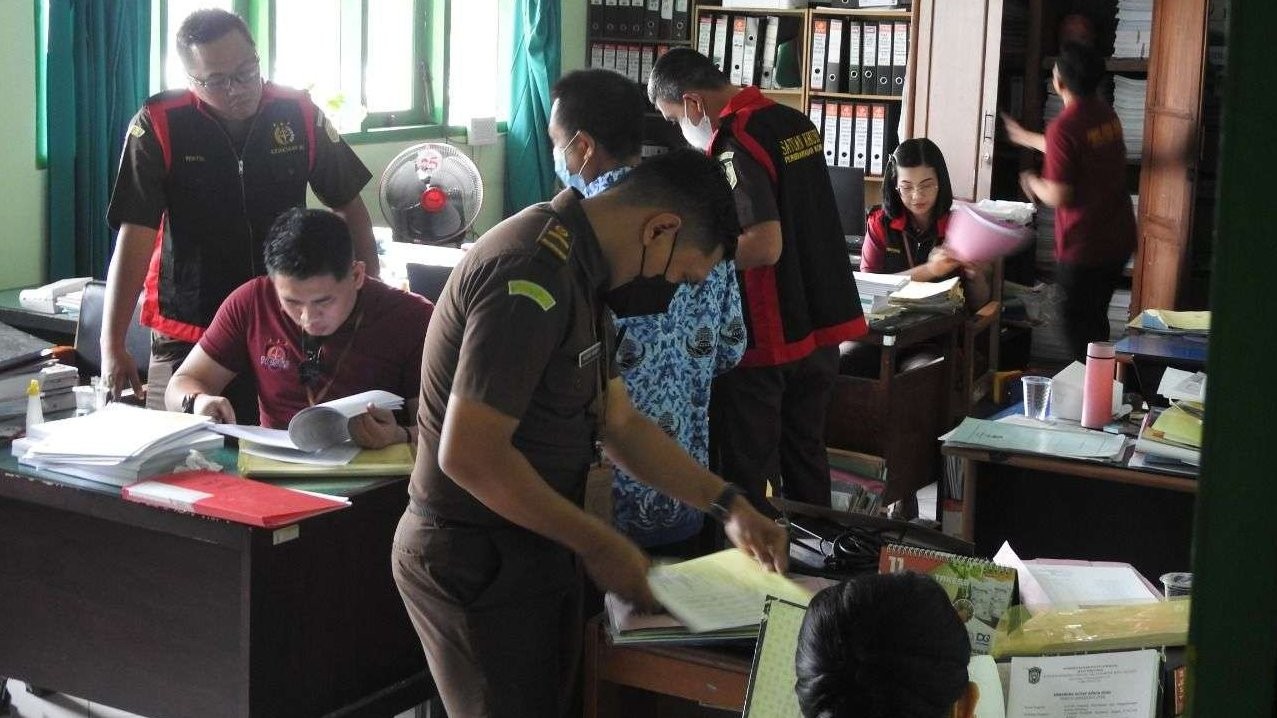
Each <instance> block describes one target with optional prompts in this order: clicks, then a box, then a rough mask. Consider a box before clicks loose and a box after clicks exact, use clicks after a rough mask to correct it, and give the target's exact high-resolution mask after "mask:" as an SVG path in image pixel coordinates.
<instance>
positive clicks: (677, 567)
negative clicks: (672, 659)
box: [647, 548, 812, 633]
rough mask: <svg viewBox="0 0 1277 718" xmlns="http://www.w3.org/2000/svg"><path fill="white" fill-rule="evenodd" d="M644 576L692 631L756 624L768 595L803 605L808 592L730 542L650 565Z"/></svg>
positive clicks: (656, 594) (660, 597)
mask: <svg viewBox="0 0 1277 718" xmlns="http://www.w3.org/2000/svg"><path fill="white" fill-rule="evenodd" d="M647 582H648V585H649V586H650V587H651V588H652V594H653V595H654V596H656V600H658V601H660V602H661V605H662V606H665V608H666V610H668V611H669V612H670V613H672V614H674V616H675V617H676V618H678V619H679V620H680V621H682V622H683V624H684V625H686V626H687V628H688V630H690V631H692V632H693V633H700V632H702V631H717V630H721V629H724V628H733V627H736V626H749V625H753V624H757V623H758V621H759V618H760V617H761V616H762V614H763V602H764V601H765V600H766V598H767V596H775V597H777V598H783V599H785V600H787V601H793V602H794V603H797V604H800V605H803V606H806V605H807V603H808V601H810V600H811V596H812V593H811V592H810V591H808V590H807V589H805V588H803V587H802V586H800V585H798V584H797V583H795V582H794V581H792V580H790V579H788V578H786V577H784V576H782V575H780V574H777V573H772V572H769V571H766V570H764V569H763V568H762V566H760V565H759V564H758V562H757V561H755V560H754V559H753V558H751V557H750V556H748V555H746V554H745V553H744V552H743V551H741V550H739V549H734V548H731V549H727V550H724V551H719V552H718V553H712V554H710V555H708V556H702V557H700V558H694V559H692V560H690V561H683V562H681V563H675V564H667V565H664V566H656V567H653V568H652V570H651V571H649V572H648V574H647Z"/></svg>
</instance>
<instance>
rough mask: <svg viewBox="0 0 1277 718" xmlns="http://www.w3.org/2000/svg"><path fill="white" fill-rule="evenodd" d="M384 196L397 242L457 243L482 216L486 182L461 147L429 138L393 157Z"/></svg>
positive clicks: (384, 209) (384, 181)
mask: <svg viewBox="0 0 1277 718" xmlns="http://www.w3.org/2000/svg"><path fill="white" fill-rule="evenodd" d="M380 195H381V211H382V213H383V214H384V215H385V217H386V221H387V222H389V223H390V228H391V232H392V238H393V239H394V241H396V242H410V243H413V244H430V245H436V246H457V245H459V244H461V242H462V241H463V240H464V239H465V235H466V230H468V229H470V225H471V224H473V223H474V220H475V217H477V216H478V215H479V208H480V207H481V206H482V205H483V181H482V179H481V178H480V176H479V168H478V167H475V165H474V162H471V161H470V158H469V157H466V156H465V155H464V154H463V153H462V152H461V151H460V150H458V149H457V148H455V147H453V146H452V145H445V144H439V143H435V142H426V143H423V144H419V145H414V146H412V147H409V148H408V149H406V150H404V151H403V152H400V153H399V154H398V155H397V156H396V157H395V158H394V159H393V160H391V161H390V164H389V165H387V166H386V171H385V172H383V173H382V174H381V190H380Z"/></svg>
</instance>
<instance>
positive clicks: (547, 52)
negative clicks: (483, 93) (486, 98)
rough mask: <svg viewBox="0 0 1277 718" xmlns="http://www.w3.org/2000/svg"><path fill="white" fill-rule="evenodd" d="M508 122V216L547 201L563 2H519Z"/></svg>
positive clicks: (551, 182)
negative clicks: (553, 87) (553, 90)
mask: <svg viewBox="0 0 1277 718" xmlns="http://www.w3.org/2000/svg"><path fill="white" fill-rule="evenodd" d="M514 4H515V8H514V52H513V53H512V54H511V57H512V58H513V61H512V65H513V67H512V68H511V73H512V74H511V78H510V93H511V95H510V122H509V125H508V126H509V131H508V132H507V133H506V140H505V162H506V172H505V214H506V216H507V217H508V216H510V215H512V214H514V213H515V212H518V211H519V210H521V209H523V208H524V207H526V206H528V205H530V204H535V203H537V202H541V201H543V200H545V199H548V198H549V197H550V195H551V194H552V193H553V192H554V162H553V161H552V160H551V158H550V150H551V149H552V148H551V146H550V140H549V138H548V137H547V136H546V134H545V132H546V127H547V126H548V125H549V122H550V86H551V85H553V84H554V83H555V81H556V80H558V79H559V71H560V53H559V39H560V38H559V36H560V35H561V27H562V25H561V21H560V17H559V0H515V3H514Z"/></svg>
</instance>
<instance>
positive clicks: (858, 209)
mask: <svg viewBox="0 0 1277 718" xmlns="http://www.w3.org/2000/svg"><path fill="white" fill-rule="evenodd" d="M829 183H830V184H831V185H833V188H834V202H835V203H836V204H837V205H838V219H840V220H841V221H842V233H843V235H844V236H845V237H846V238H847V239H848V241H850V240H851V238H852V237H857V238H859V237H863V236H865V171H864V170H862V169H858V168H855V167H830V168H829Z"/></svg>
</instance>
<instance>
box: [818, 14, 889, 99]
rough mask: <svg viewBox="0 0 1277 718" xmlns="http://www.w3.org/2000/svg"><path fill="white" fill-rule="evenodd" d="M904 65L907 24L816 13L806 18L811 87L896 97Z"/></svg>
mask: <svg viewBox="0 0 1277 718" xmlns="http://www.w3.org/2000/svg"><path fill="white" fill-rule="evenodd" d="M908 64H909V23H907V22H903V21H888V20H882V21H872V20H871V21H865V22H860V21H857V20H851V19H845V18H837V17H834V18H824V17H817V18H815V19H813V20H812V34H811V77H810V79H809V83H808V84H809V86H810V88H811V89H812V90H813V91H817V92H831V93H848V94H852V95H883V96H891V97H899V96H902V95H904V92H905V69H906V67H907V66H908Z"/></svg>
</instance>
